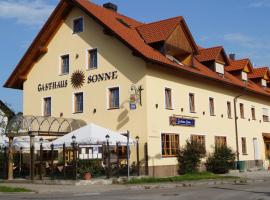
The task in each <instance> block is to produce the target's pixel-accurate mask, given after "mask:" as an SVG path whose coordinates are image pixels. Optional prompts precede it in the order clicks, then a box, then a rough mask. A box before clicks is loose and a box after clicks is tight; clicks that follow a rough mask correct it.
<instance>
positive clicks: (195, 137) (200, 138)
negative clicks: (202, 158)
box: [191, 135, 206, 153]
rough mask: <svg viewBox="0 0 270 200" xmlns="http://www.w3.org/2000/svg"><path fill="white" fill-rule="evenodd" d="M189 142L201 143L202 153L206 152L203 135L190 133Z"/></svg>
mask: <svg viewBox="0 0 270 200" xmlns="http://www.w3.org/2000/svg"><path fill="white" fill-rule="evenodd" d="M191 142H196V143H198V144H201V145H202V147H203V151H204V153H206V146H205V136H204V135H191Z"/></svg>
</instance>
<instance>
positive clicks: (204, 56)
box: [196, 46, 223, 62]
mask: <svg viewBox="0 0 270 200" xmlns="http://www.w3.org/2000/svg"><path fill="white" fill-rule="evenodd" d="M222 50H223V47H222V46H217V47H210V48H202V47H200V48H199V55H197V56H196V58H197V59H198V60H199V61H200V62H206V61H212V60H216V59H218V56H219V55H220V53H221V51H222Z"/></svg>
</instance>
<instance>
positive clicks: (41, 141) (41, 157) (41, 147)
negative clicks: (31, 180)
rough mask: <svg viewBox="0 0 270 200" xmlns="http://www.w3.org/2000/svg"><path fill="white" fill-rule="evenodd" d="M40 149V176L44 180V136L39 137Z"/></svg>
mask: <svg viewBox="0 0 270 200" xmlns="http://www.w3.org/2000/svg"><path fill="white" fill-rule="evenodd" d="M39 144H40V150H39V157H40V163H39V164H40V166H39V178H40V180H42V170H43V146H42V144H43V138H40V139H39Z"/></svg>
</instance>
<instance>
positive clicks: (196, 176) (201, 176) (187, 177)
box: [127, 172, 237, 184]
mask: <svg viewBox="0 0 270 200" xmlns="http://www.w3.org/2000/svg"><path fill="white" fill-rule="evenodd" d="M232 178H237V177H233V176H220V175H217V174H213V173H210V172H198V173H191V174H184V175H181V176H173V177H164V178H155V177H143V178H133V179H131V180H129V181H128V182H127V184H143V183H165V182H181V181H196V180H209V179H232Z"/></svg>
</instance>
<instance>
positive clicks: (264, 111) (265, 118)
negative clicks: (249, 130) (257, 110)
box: [262, 108, 269, 122]
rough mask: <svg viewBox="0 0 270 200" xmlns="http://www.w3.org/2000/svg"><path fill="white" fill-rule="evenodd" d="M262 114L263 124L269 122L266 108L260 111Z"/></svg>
mask: <svg viewBox="0 0 270 200" xmlns="http://www.w3.org/2000/svg"><path fill="white" fill-rule="evenodd" d="M262 114H263V121H264V122H269V115H268V109H267V108H263V109H262Z"/></svg>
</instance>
